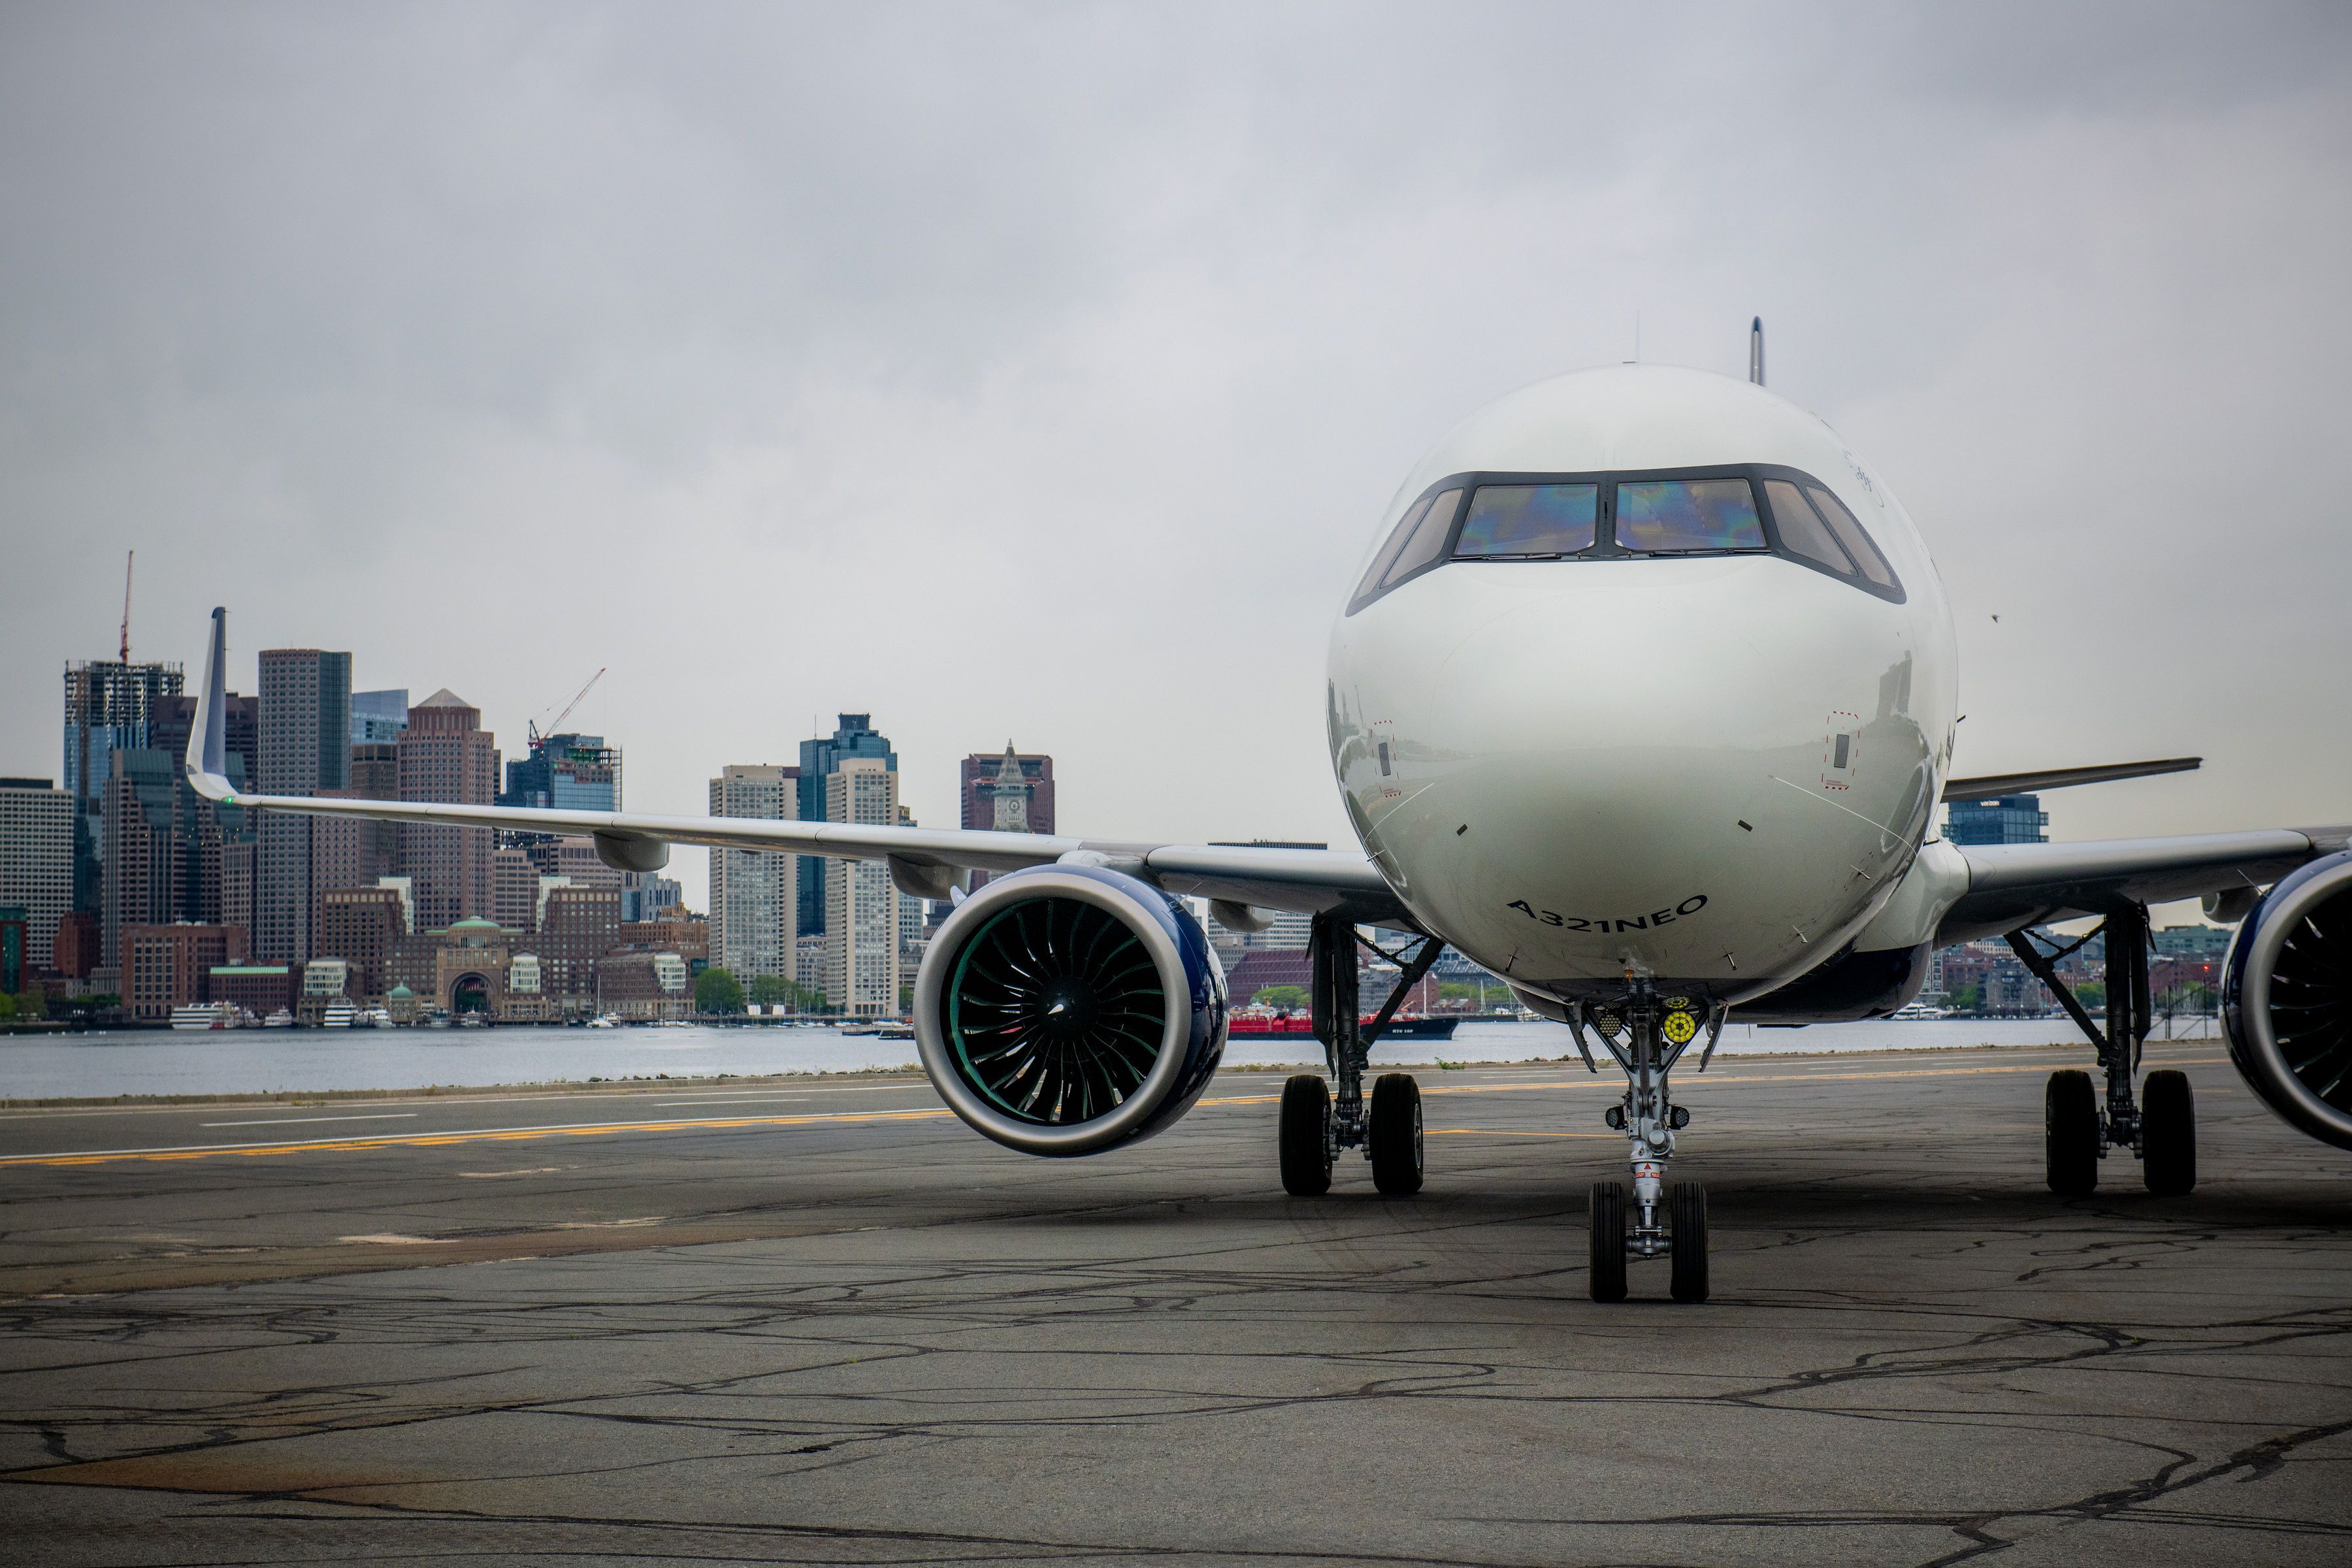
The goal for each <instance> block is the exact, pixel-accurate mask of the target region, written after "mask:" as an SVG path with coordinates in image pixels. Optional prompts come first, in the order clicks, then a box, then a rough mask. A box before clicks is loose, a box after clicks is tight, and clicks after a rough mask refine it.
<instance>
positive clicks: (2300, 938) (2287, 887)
mask: <svg viewBox="0 0 2352 1568" xmlns="http://www.w3.org/2000/svg"><path fill="white" fill-rule="evenodd" d="M2221 1032H2222V1034H2223V1035H2224V1036H2225V1037H2227V1038H2228V1040H2229V1042H2230V1059H2231V1062H2233V1063H2235V1064H2236V1066H2237V1068H2238V1072H2239V1074H2240V1075H2241V1076H2242V1077H2243V1078H2244V1079H2245V1080H2246V1082H2247V1084H2248V1085H2249V1086H2250V1087H2251V1088H2252V1089H2253V1091H2254V1092H2255V1093H2256V1094H2258V1095H2260V1096H2261V1097H2262V1098H2263V1103H2265V1104H2267V1105H2268V1106H2269V1107H2270V1108H2271V1109H2272V1110H2274V1111H2276V1112H2278V1114H2279V1115H2280V1116H2281V1117H2282V1118H2284V1120H2285V1121H2288V1122H2290V1123H2292V1124H2293V1125H2294V1126H2296V1127H2298V1128H2301V1129H2302V1130H2303V1131H2305V1132H2308V1133H2310V1134H2311V1135H2312V1136H2313V1137H2314V1138H2317V1139H2321V1140H2323V1141H2324V1142H2329V1143H2333V1144H2335V1145H2336V1147H2337V1148H2339V1149H2352V851H2347V852H2342V853H2338V854H2335V855H2330V856H2327V857H2326V858H2324V859H2319V860H2314V861H2313V862H2312V863H2311V864H2310V865H2308V866H2305V867H2304V868H2301V869H2300V870H2298V871H2296V872H2295V873H2294V875H2293V876H2291V877H2287V878H2285V879H2283V880H2281V881H2280V882H2279V884H2278V885H2277V886H2276V887H2274V888H2273V889H2271V890H2270V891H2269V892H2268V893H2266V894H2264V895H2263V900H2262V902H2260V903H2258V904H2256V905H2255V906H2254V909H2253V912H2252V914H2250V915H2248V916H2247V917H2246V921H2245V923H2244V924H2243V925H2242V926H2240V927H2239V928H2238V940H2237V941H2236V942H2232V943H2231V944H2230V958H2229V963H2227V964H2226V965H2225V966H2224V968H2223V969H2222V972H2221Z"/></svg>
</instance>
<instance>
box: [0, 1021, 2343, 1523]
mask: <svg viewBox="0 0 2352 1568" xmlns="http://www.w3.org/2000/svg"><path fill="white" fill-rule="evenodd" d="M2086 1055H2087V1053H2086V1052H2085V1053H2062V1052H2053V1051H2044V1050H2033V1051H2026V1050H2000V1051H1945V1052H1910V1053H1898V1054H1888V1055H1883V1056H1853V1055H1840V1056H1836V1057H1826V1058H1824V1057H1815V1058H1796V1057H1792V1058H1743V1059H1738V1060H1718V1061H1717V1063H1716V1064H1715V1066H1714V1068H1712V1070H1710V1071H1709V1072H1707V1073H1706V1074H1705V1075H1704V1076H1695V1075H1691V1074H1688V1073H1685V1074H1682V1075H1679V1077H1678V1082H1677V1087H1678V1089H1679V1094H1680V1099H1681V1100H1682V1102H1683V1103H1685V1104H1686V1105H1688V1106H1689V1107H1690V1109H1691V1110H1692V1112H1693V1122H1692V1125H1691V1127H1690V1129H1689V1130H1688V1131H1687V1132H1685V1135H1684V1152H1683V1158H1682V1159H1681V1160H1680V1161H1678V1162H1677V1166H1676V1174H1677V1175H1678V1176H1685V1177H1689V1176H1696V1177H1700V1178H1703V1179H1704V1180H1706V1183H1707V1184H1708V1189H1709V1194H1710V1202H1711V1206H1712V1221H1713V1226H1714V1231H1715V1236H1714V1255H1713V1273H1714V1286H1715V1299H1714V1300H1712V1301H1710V1302H1708V1303H1706V1304H1705V1305H1703V1306H1678V1305H1675V1304H1673V1303H1670V1302H1668V1301H1667V1300H1665V1299H1664V1298H1665V1293H1666V1292H1665V1287H1666V1279H1665V1267H1664V1264H1637V1265H1636V1266H1635V1267H1634V1268H1633V1297H1634V1299H1633V1300H1630V1301H1627V1302H1625V1303H1623V1304H1622V1305H1617V1306H1607V1307H1603V1306H1597V1305H1595V1304H1593V1303H1592V1302H1591V1301H1590V1300H1587V1299H1586V1297H1585V1293H1584V1267H1583V1248H1584V1242H1583V1229H1582V1225H1583V1210H1584V1192H1585V1189H1586V1186H1587V1184H1589V1183H1591V1181H1593V1180H1595V1179H1601V1178H1608V1177H1612V1176H1616V1175H1618V1174H1620V1173H1622V1166H1623V1151H1624V1144H1623V1141H1622V1139H1621V1138H1619V1137H1617V1136H1616V1135H1614V1134H1611V1133H1609V1132H1608V1131H1606V1129H1605V1128H1604V1127H1603V1126H1602V1124H1601V1110H1602V1109H1603V1107H1604V1106H1605V1105H1606V1104H1607V1103H1608V1102H1609V1101H1610V1100H1612V1098H1613V1097H1614V1094H1615V1092H1616V1084H1615V1082H1614V1081H1613V1080H1609V1079H1592V1078H1588V1077H1587V1076H1586V1075H1585V1074H1584V1072H1583V1069H1582V1068H1580V1067H1573V1066H1571V1067H1565V1068H1563V1067H1559V1066H1556V1065H1544V1066H1538V1067H1528V1068H1493V1069H1479V1070H1461V1071H1427V1072H1424V1073H1423V1074H1422V1075H1421V1076H1422V1080H1423V1087H1424V1089H1425V1091H1426V1092H1427V1096H1428V1098H1427V1101H1426V1108H1427V1113H1428V1115H1427V1120H1428V1126H1429V1128H1430V1138H1429V1157H1428V1163H1429V1168H1430V1177H1429V1184H1428V1185H1427V1187H1426V1188H1425V1189H1424V1191H1423V1192H1422V1193H1421V1194H1418V1195H1417V1196H1414V1197H1412V1198H1407V1199H1390V1198H1382V1197H1380V1196H1379V1195H1377V1194H1375V1193H1374V1192H1373V1191H1372V1187H1371V1183H1370V1175H1369V1172H1368V1171H1367V1169H1366V1168H1365V1167H1364V1166H1363V1164H1362V1163H1361V1162H1360V1161H1351V1162H1350V1163H1349V1164H1348V1165H1347V1166H1345V1167H1344V1168H1343V1170H1342V1172H1341V1174H1340V1176H1339V1181H1338V1183H1337V1184H1335V1187H1334V1190H1333V1192H1332V1193H1331V1194H1330V1195H1328V1197H1324V1198H1320V1199H1294V1198H1289V1197H1286V1196H1285V1195H1284V1194H1282V1192H1281V1189H1280V1186H1279V1184H1278V1183H1277V1182H1276V1177H1275V1170H1274V1166H1275V1160H1274V1144H1273V1131H1274V1110H1275V1107H1274V1096H1275V1094H1276V1092H1277V1091H1278V1089H1279V1088H1280V1078H1279V1077H1278V1076H1277V1075H1274V1074H1266V1073H1228V1074H1225V1075H1223V1076H1222V1077H1221V1078H1220V1079H1218V1081H1217V1083H1216V1084H1215V1085H1214V1086H1213V1088H1212V1089H1211V1090H1210V1092H1209V1095H1208V1097H1207V1099H1206V1100H1204V1102H1203V1103H1202V1105H1201V1107H1200V1108H1199V1109H1198V1110H1195V1111H1194V1113H1193V1114H1192V1116H1191V1117H1190V1118H1188V1119H1187V1120H1186V1121H1183V1122H1182V1123H1181V1124H1180V1125H1179V1126H1178V1127H1176V1128H1175V1129H1174V1130H1172V1131H1170V1132H1167V1133H1165V1134H1163V1135H1162V1136H1160V1137H1159V1138H1157V1139H1155V1140H1152V1141H1150V1142H1147V1143H1145V1144H1142V1145H1140V1146H1138V1147H1136V1148H1132V1149H1129V1150H1126V1151H1122V1152H1117V1153H1114V1154H1110V1155H1107V1156H1103V1157H1099V1158H1096V1159H1090V1160H1077V1161H1042V1160H1034V1159H1029V1158H1026V1157H1024V1156H1021V1155H1017V1154H1013V1153H1011V1152H1007V1151H1004V1150H1002V1149H999V1148H996V1147H995V1146H994V1145H992V1144H989V1143H987V1142H982V1140H980V1139H978V1138H976V1137H974V1136H973V1135H971V1133H970V1132H968V1131H965V1129H964V1128H963V1127H962V1126H961V1123H959V1122H957V1121H954V1120H953V1119H952V1118H951V1117H950V1116H948V1115H947V1114H946V1113H945V1112H944V1111H943V1110H941V1109H940V1106H939V1103H938V1101H937V1100H936V1099H935V1097H933V1096H932V1094H931V1093H930V1091H929V1089H928V1087H926V1086H925V1085H924V1084H923V1083H922V1082H921V1081H920V1080H919V1079H760V1080H735V1081H732V1082H728V1083H714V1082H711V1081H709V1080H696V1081H691V1082H677V1083H657V1084H646V1083H632V1084H628V1085H625V1086H601V1087H596V1088H593V1089H580V1090H558V1089H513V1090H505V1091H491V1092H485V1093H466V1094H457V1095H450V1094H444V1095H435V1096H409V1097H403V1096H382V1097H373V1098H366V1097H345V1098H337V1099H327V1100H316V1101H311V1102H299V1101H289V1100H247V1101H218V1102H208V1103H203V1104H192V1105H178V1106H161V1105H131V1106H109V1107H62V1108H48V1109H32V1110H6V1111H0V1193H5V1210H0V1214H5V1232H0V1315H5V1327H6V1333H5V1338H0V1443H5V1452H0V1557H5V1558H6V1559H7V1560H10V1561H18V1562H41V1563H268V1562H280V1561H286V1562H295V1561H300V1562H337V1563H340V1562H368V1563H381V1562H387V1561H398V1560H404V1559H409V1558H415V1559H420V1560H429V1561H431V1562H433V1563H436V1564H454V1563H492V1562H499V1563H511V1562H518V1561H547V1562H555V1561H562V1562H604V1561H610V1562H614V1563H623V1562H626V1563H645V1562H647V1561H654V1562H659V1563H704V1562H710V1563H718V1562H745V1561H751V1562H784V1563H1007V1562H1073V1563H1181V1564H1186V1565H1191V1564H1223V1563H1234V1564H1274V1563H1280V1564H1286V1565H1289V1564H1311V1563H1476V1564H1553V1563H1871V1564H1884V1563H1923V1564H1924V1563H1954V1562H1961V1561H1975V1560H1978V1559H1984V1560H1997V1561H1998V1562H2000V1563H2003V1564H2005V1565H2006V1564H2019V1565H2022V1564H2029V1563H2030V1564H2045V1563H2046V1564H2059V1563H2068V1564H2072V1563H2110V1562H2115V1563H2125V1562H2128V1563H2136V1564H2147V1563H2342V1562H2344V1561H2347V1558H2352V1489H2347V1463H2348V1462H2352V1338H2347V1330H2352V1247H2347V1218H2348V1217H2352V1207H2347V1199H2352V1155H2347V1154H2346V1153H2344V1152H2338V1151H2335V1150H2331V1149H2327V1148H2326V1147H2323V1146H2321V1145H2318V1144H2315V1143H2312V1142H2308V1141H2306V1140H2304V1139H2303V1138H2301V1137H2300V1136H2299V1135H2297V1134H2295V1133H2294V1132H2292V1131H2289V1130H2288V1129H2286V1128H2284V1126H2282V1125H2280V1124H2279V1123H2278V1122H2276V1121H2274V1120H2273V1118H2271V1117H2270V1116H2269V1114H2268V1113H2267V1112H2265V1111H2264V1110H2262V1108H2261V1107H2260V1106H2259V1104H2258V1103H2257V1102H2256V1101H2254V1100H2253V1099H2252V1096H2251V1095H2250V1094H2248V1093H2247V1092H2246V1091H2245V1089H2243V1087H2242V1085H2241V1084H2239V1082H2238V1081H2237V1079H2236V1078H2235V1076H2234V1075H2233V1074H2232V1072H2231V1069H2230V1068H2229V1067H2228V1066H2227V1065H2226V1063H2225V1062H2223V1061H2222V1060H2221V1056H2220V1053H2219V1051H2218V1050H2217V1049H2216V1048H2215V1047H2213V1046H2211V1045H2210V1044H2205V1043H2199V1044H2192V1045H2184V1046H2176V1047H2155V1048H2153V1049H2152V1050H2151V1053H2150V1058H2151V1061H2150V1065H2181V1066H2185V1067H2186V1068H2187V1069H2188V1071H2189V1075H2190V1078H2191V1079H2192V1081H2193V1082H2194V1083H2195V1085H2196V1089H2197V1093H2198V1096H2199V1110H2200V1128H2201V1131H2202V1135H2203V1141H2202V1163H2203V1178H2204V1179H2203V1182H2202V1184H2201V1185H2200V1188H2199V1190H2198V1192H2197V1193H2196V1194H2193V1195H2192V1196H2190V1197H2188V1198H2184V1199H2158V1198H2152V1197H2150V1196H2148V1195H2147V1193H2146V1192H2145V1191H2144V1190H2143V1189H2142V1188H2141V1186H2140V1184H2139V1180H2138V1171H2137V1165H2136V1163H2133V1162H2132V1161H2131V1159H2130V1158H2129V1156H2128V1155H2127V1154H2124V1153H2118V1154H2116V1155H2115V1156H2113V1157H2111V1158H2110V1159H2109V1160H2108V1161H2107V1162H2106V1163H2105V1168H2104V1171H2103V1184H2102V1189H2101V1191H2100V1192H2099V1194H2097V1195H2095V1196H2094V1197H2092V1198H2088V1199H2079V1200H2068V1201H2062V1200H2059V1199H2057V1198H2055V1197H2053V1195H2052V1194H2049V1193H2048V1192H2047V1191H2046V1190H2045V1189H2044V1188H2043V1186H2042V1180H2041V1104H2042V1079H2043V1076H2044V1075H2045V1074H2046V1073H2047V1072H2048V1071H2049V1070H2050V1068H2052V1067H2053V1066H2056V1065H2062V1064H2063V1065H2082V1058H2084V1057H2085V1056H2086Z"/></svg>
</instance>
